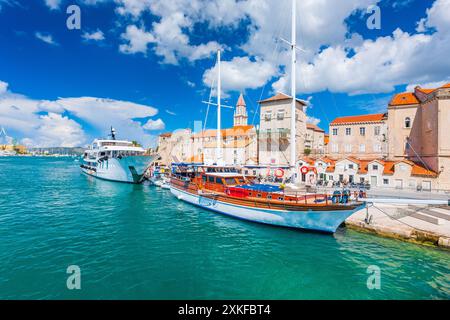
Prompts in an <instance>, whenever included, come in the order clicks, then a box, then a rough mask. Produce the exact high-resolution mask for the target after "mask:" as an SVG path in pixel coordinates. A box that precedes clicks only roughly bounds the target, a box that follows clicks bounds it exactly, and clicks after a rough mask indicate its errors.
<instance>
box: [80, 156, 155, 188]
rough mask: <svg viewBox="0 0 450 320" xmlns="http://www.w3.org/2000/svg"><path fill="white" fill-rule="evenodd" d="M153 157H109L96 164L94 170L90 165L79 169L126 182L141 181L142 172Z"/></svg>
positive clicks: (100, 177)
mask: <svg viewBox="0 0 450 320" xmlns="http://www.w3.org/2000/svg"><path fill="white" fill-rule="evenodd" d="M153 159H154V157H152V156H129V157H123V158H121V159H118V158H110V159H108V160H103V161H101V162H99V163H98V164H97V167H96V168H95V170H93V168H92V167H90V166H85V165H83V166H81V170H82V171H83V172H84V173H86V174H88V175H91V176H93V177H96V178H99V179H103V180H109V181H117V182H127V183H141V182H142V181H143V178H144V173H145V171H146V170H147V169H148V167H149V166H150V164H151V162H152V161H153Z"/></svg>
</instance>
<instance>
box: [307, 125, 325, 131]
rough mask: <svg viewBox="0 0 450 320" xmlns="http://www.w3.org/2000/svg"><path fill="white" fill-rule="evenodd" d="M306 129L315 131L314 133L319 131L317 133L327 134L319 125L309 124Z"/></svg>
mask: <svg viewBox="0 0 450 320" xmlns="http://www.w3.org/2000/svg"><path fill="white" fill-rule="evenodd" d="M306 128H307V129H311V130H314V131H317V132H325V130H323V129H321V128H319V127H318V126H317V125H315V124H313V123H307V124H306Z"/></svg>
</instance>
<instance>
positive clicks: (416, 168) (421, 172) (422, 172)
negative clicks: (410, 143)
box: [399, 160, 438, 178]
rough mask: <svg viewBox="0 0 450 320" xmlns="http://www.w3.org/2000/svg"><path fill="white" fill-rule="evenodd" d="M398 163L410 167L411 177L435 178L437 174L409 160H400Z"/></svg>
mask: <svg viewBox="0 0 450 320" xmlns="http://www.w3.org/2000/svg"><path fill="white" fill-rule="evenodd" d="M399 162H405V163H407V164H409V165H410V166H412V169H411V175H413V176H423V177H433V178H435V177H437V176H438V174H437V173H436V172H434V171H432V170H428V169H427V168H425V167H423V166H422V165H420V164H418V163H415V162H413V161H410V160H402V161H399Z"/></svg>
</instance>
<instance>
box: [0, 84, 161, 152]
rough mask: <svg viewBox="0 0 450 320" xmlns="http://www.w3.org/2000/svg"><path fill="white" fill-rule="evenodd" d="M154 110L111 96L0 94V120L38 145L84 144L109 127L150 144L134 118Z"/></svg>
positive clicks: (30, 142)
mask: <svg viewBox="0 0 450 320" xmlns="http://www.w3.org/2000/svg"><path fill="white" fill-rule="evenodd" d="M157 113H158V110H157V109H155V108H153V107H149V106H146V105H140V104H136V103H133V102H128V101H120V100H113V99H104V98H95V97H78V98H59V99H56V100H34V99H30V98H28V97H26V96H24V95H19V94H15V93H10V92H6V93H4V94H0V123H1V124H2V125H3V126H4V127H5V128H7V129H8V130H9V131H10V132H14V133H15V134H17V135H18V136H20V137H21V139H22V140H23V142H24V143H27V144H32V145H33V146H41V147H50V146H67V147H72V146H80V145H84V144H86V143H88V142H90V140H91V139H93V138H95V137H97V136H100V137H102V136H106V134H107V132H108V131H109V128H110V126H113V127H115V128H116V129H117V134H118V136H119V137H123V138H125V139H129V140H137V141H140V142H141V143H143V144H144V145H146V146H147V145H151V144H153V143H154V142H155V137H154V136H152V135H150V134H148V133H147V132H145V130H146V129H144V126H143V125H142V124H141V123H140V122H139V121H138V120H137V119H148V118H150V117H153V116H155V115H156V114H157ZM159 120H160V119H159ZM161 121H162V120H161ZM157 122H158V120H157ZM158 123H159V122H158ZM86 128H90V132H87V129H86Z"/></svg>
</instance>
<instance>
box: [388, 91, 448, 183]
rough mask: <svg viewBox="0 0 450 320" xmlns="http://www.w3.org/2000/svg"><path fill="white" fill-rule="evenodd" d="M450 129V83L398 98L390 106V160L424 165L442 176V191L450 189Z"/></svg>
mask: <svg viewBox="0 0 450 320" xmlns="http://www.w3.org/2000/svg"><path fill="white" fill-rule="evenodd" d="M449 126H450V83H449V84H446V85H444V86H442V87H440V88H435V89H423V88H420V87H416V88H415V89H414V92H406V93H401V94H398V95H396V96H394V98H393V99H392V100H391V102H390V103H389V107H388V127H389V134H388V140H389V155H388V157H389V158H390V159H400V160H401V159H407V160H411V161H413V162H415V163H420V164H423V165H424V166H425V167H426V168H427V169H430V170H432V171H433V172H435V173H436V174H438V175H439V179H438V180H439V181H438V187H439V188H442V189H446V190H450V139H449V138H448V132H447V130H448V128H449Z"/></svg>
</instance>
